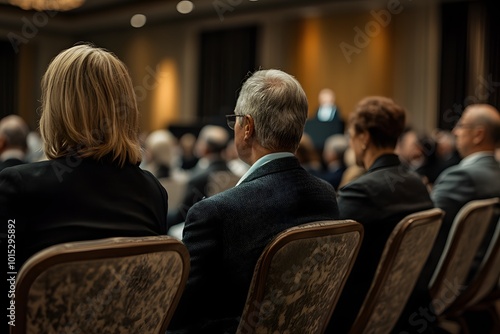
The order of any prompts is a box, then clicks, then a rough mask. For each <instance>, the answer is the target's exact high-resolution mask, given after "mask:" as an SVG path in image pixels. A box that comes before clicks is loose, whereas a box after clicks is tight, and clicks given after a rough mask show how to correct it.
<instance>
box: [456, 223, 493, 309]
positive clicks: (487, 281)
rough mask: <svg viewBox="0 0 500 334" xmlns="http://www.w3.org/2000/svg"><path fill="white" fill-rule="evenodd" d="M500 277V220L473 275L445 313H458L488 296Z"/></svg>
mask: <svg viewBox="0 0 500 334" xmlns="http://www.w3.org/2000/svg"><path fill="white" fill-rule="evenodd" d="M499 277H500V220H499V221H498V222H497V223H496V228H495V232H494V234H493V238H492V239H491V241H490V244H489V247H488V250H487V252H486V254H485V257H484V258H483V261H482V263H481V266H480V268H479V270H478V272H477V273H476V275H475V277H474V278H473V279H472V280H471V281H470V282H469V284H468V285H467V287H466V288H465V290H464V291H463V292H462V293H461V294H460V295H459V296H458V297H457V299H456V300H455V301H454V302H453V304H452V305H450V307H449V309H448V310H447V314H448V315H451V314H460V313H462V312H463V311H465V310H466V309H468V308H470V307H473V306H474V305H476V304H477V303H480V302H481V301H482V300H484V299H486V298H488V297H489V295H490V294H491V293H492V292H493V291H494V290H496V289H497V285H498V278H499Z"/></svg>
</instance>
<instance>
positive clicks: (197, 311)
mask: <svg viewBox="0 0 500 334" xmlns="http://www.w3.org/2000/svg"><path fill="white" fill-rule="evenodd" d="M337 218H338V207H337V200H336V193H335V190H334V189H333V187H332V186H331V185H330V184H328V183H326V182H325V181H323V180H320V179H319V178H316V177H314V176H312V175H311V174H309V173H308V172H306V171H305V170H304V169H303V168H302V167H301V166H300V164H299V161H298V160H297V159H296V158H295V157H289V158H281V159H276V160H272V161H270V162H268V163H267V164H265V165H263V166H261V167H260V168H258V169H257V170H255V171H254V172H253V173H252V174H250V175H249V177H248V178H246V179H245V180H244V181H243V182H242V183H241V184H239V185H238V186H236V187H234V188H231V189H229V190H226V191H223V192H221V193H219V194H217V195H214V196H211V197H209V198H206V199H204V200H202V201H200V202H198V203H197V204H195V205H194V206H193V207H192V208H191V209H190V210H189V211H188V215H187V219H186V225H185V227H184V238H183V242H184V243H185V244H186V246H187V247H188V249H189V253H190V256H191V272H190V277H189V280H188V284H187V286H186V289H185V291H184V294H183V297H182V299H181V302H180V304H179V306H178V308H177V310H176V313H175V315H174V318H173V319H172V322H171V324H170V326H169V330H173V329H181V328H184V329H186V328H188V327H189V326H188V325H192V326H191V328H190V330H191V332H192V333H203V332H206V333H224V332H225V331H226V330H228V333H231V332H234V329H235V328H236V326H237V325H238V319H237V318H238V317H239V316H241V313H242V311H243V306H244V303H245V300H246V297H247V293H248V288H249V286H250V281H251V279H252V275H253V271H254V268H255V264H256V263H257V259H258V257H259V256H260V254H261V252H262V250H263V249H264V247H265V246H266V245H267V244H268V243H269V242H270V241H271V239H272V238H273V237H274V236H275V235H276V234H277V233H279V232H281V231H283V230H285V229H287V228H289V227H292V226H296V225H299V224H304V223H308V222H311V221H315V220H325V219H337Z"/></svg>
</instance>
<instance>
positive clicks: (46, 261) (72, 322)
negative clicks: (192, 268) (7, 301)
mask: <svg viewBox="0 0 500 334" xmlns="http://www.w3.org/2000/svg"><path fill="white" fill-rule="evenodd" d="M188 273H189V253H188V251H187V248H186V247H185V246H184V244H183V243H182V242H180V241H179V240H177V239H174V238H172V237H169V236H150V237H120V238H108V239H100V240H93V241H81V242H69V243H65V244H60V245H55V246H51V247H49V248H47V249H45V250H42V251H40V252H38V253H37V254H35V255H33V256H32V257H31V258H29V259H28V261H27V262H26V263H25V264H24V265H23V266H22V268H21V269H20V271H19V274H18V277H17V282H16V299H15V302H16V326H15V327H11V331H10V332H11V333H12V334H25V333H28V334H39V333H47V334H51V333H57V334H59V333H72V334H79V333H80V334H88V333H100V334H106V333H141V334H146V333H155V334H156V333H161V334H164V333H165V330H166V328H167V325H168V323H169V321H170V319H171V317H172V315H173V312H174V311H175V308H176V307H177V304H178V302H179V299H180V297H181V294H182V292H183V290H184V286H185V284H186V281H187V277H188Z"/></svg>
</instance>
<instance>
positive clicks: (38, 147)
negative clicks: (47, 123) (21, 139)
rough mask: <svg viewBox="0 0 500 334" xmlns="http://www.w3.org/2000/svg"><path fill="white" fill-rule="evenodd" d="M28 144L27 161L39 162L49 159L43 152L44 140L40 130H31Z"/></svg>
mask: <svg viewBox="0 0 500 334" xmlns="http://www.w3.org/2000/svg"><path fill="white" fill-rule="evenodd" d="M26 140H27V144H28V152H27V153H26V161H28V162H37V161H43V160H47V157H46V156H45V153H44V152H43V141H42V137H41V136H40V132H39V131H37V130H35V131H30V133H29V134H28V138H26Z"/></svg>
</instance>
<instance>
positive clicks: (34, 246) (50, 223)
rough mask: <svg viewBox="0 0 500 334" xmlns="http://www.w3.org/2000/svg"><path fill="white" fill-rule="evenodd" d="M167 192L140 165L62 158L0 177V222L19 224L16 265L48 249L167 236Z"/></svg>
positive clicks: (6, 170)
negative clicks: (113, 239)
mask: <svg viewBox="0 0 500 334" xmlns="http://www.w3.org/2000/svg"><path fill="white" fill-rule="evenodd" d="M167 205H168V203H167V193H166V191H165V189H164V188H163V187H162V186H161V184H160V183H159V182H158V181H157V180H156V178H155V177H154V176H153V175H152V174H151V173H149V172H146V171H143V170H142V169H140V168H139V167H138V166H135V165H132V164H127V165H125V166H124V167H123V168H119V167H117V166H116V165H114V164H112V163H110V162H97V161H94V160H91V159H78V158H71V157H68V158H60V159H56V160H48V161H43V162H36V163H29V164H24V165H19V166H16V167H11V168H6V169H4V170H3V171H2V172H1V173H0V221H2V222H4V224H3V226H4V227H3V231H2V232H4V233H5V232H6V226H7V224H6V223H7V221H8V220H15V227H16V228H15V240H16V264H17V266H18V267H20V266H21V264H22V263H23V262H24V261H25V260H26V259H27V258H28V257H29V256H31V255H33V254H34V253H35V252H37V251H39V250H42V249H43V248H46V247H48V246H51V245H54V244H58V243H62V242H69V241H80V240H91V239H99V238H106V237H119V236H147V235H158V234H166V231H167V226H166V224H167V223H166V217H167V209H168V207H167Z"/></svg>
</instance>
